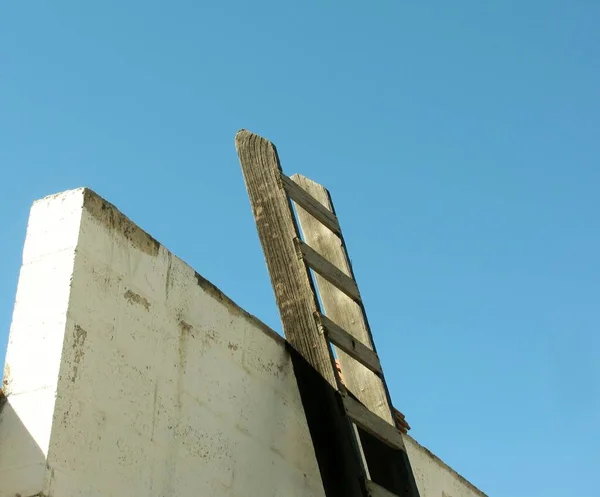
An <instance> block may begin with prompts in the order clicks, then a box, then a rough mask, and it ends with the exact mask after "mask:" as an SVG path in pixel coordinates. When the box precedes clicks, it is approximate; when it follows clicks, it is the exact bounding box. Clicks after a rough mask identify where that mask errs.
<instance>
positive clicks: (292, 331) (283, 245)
mask: <svg viewBox="0 0 600 497" xmlns="http://www.w3.org/2000/svg"><path fill="white" fill-rule="evenodd" d="M235 146H236V150H237V153H238V157H239V159H240V164H241V166H242V171H243V174H244V179H245V182H246V189H247V191H248V196H249V197H250V204H251V206H252V212H253V213H254V219H255V221H256V226H257V229H258V235H259V238H260V242H261V244H262V248H263V252H264V254H265V259H266V263H267V267H268V270H269V275H270V277H271V283H272V285H273V289H274V291H275V299H276V301H277V306H278V307H279V313H280V316H281V321H282V324H283V331H284V333H285V336H286V338H287V340H288V342H289V343H290V344H291V345H292V346H293V347H294V348H295V349H296V350H298V352H299V353H300V354H301V355H302V356H303V357H304V358H305V359H306V360H307V361H308V363H310V365H311V366H312V367H314V368H315V369H316V370H317V371H318V372H319V373H320V374H321V375H322V376H323V377H324V378H325V380H327V382H328V383H329V384H330V385H332V386H333V387H336V380H335V375H334V370H333V364H332V361H331V356H330V351H329V346H328V344H327V341H326V340H325V337H324V336H323V335H322V334H320V333H319V330H318V327H317V323H316V321H315V318H314V313H315V311H318V310H319V306H318V303H317V300H316V296H315V291H314V288H313V284H312V280H311V278H310V274H309V271H308V269H307V267H306V266H305V264H304V262H303V261H302V260H300V259H299V258H298V255H297V253H296V248H295V245H294V240H295V239H296V238H298V236H299V234H298V227H297V224H296V220H295V218H294V216H293V211H292V207H291V204H290V201H289V199H288V197H287V194H286V192H285V190H284V188H283V186H282V184H281V180H280V178H281V166H280V163H279V157H278V155H277V151H276V149H275V146H274V145H273V144H272V143H271V142H269V141H268V140H266V139H264V138H262V137H260V136H258V135H256V134H254V133H251V132H249V131H246V130H241V131H239V132H238V133H237V134H236V137H235Z"/></svg>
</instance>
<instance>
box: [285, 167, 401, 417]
mask: <svg viewBox="0 0 600 497" xmlns="http://www.w3.org/2000/svg"><path fill="white" fill-rule="evenodd" d="M291 179H292V180H293V181H294V182H295V183H296V184H297V185H298V186H299V187H301V188H302V189H304V190H305V191H306V192H307V193H308V194H310V195H311V196H312V197H313V198H315V199H316V200H318V201H319V202H320V203H321V205H323V206H324V207H326V208H327V209H328V210H330V211H331V212H333V213H334V214H335V209H334V208H333V203H332V202H331V198H330V196H329V192H328V191H327V190H326V189H325V188H324V187H323V186H322V185H320V184H318V183H316V182H314V181H312V180H310V179H308V178H306V177H304V176H301V175H298V174H297V175H294V176H292V177H291ZM297 213H298V220H299V222H300V226H301V228H302V233H303V235H304V240H306V242H307V243H309V244H310V245H311V246H312V247H313V249H314V250H317V251H318V252H319V253H320V254H321V255H322V256H323V257H324V258H325V259H327V260H328V261H329V262H330V263H332V264H334V265H335V266H336V267H338V268H339V269H341V270H342V271H343V272H344V273H345V274H346V275H347V276H348V277H352V278H353V273H352V266H351V264H350V260H349V258H348V255H347V252H346V247H345V244H344V240H343V237H338V236H336V235H334V234H333V233H331V231H329V230H328V229H326V228H324V227H323V226H322V225H321V224H320V223H319V222H317V221H316V220H315V219H314V218H313V217H312V216H311V215H309V214H308V213H307V212H306V211H305V210H303V209H302V208H298V209H297ZM315 279H316V283H317V287H318V289H319V293H320V295H321V302H322V304H323V309H324V311H325V312H324V314H325V315H327V317H329V318H330V319H331V320H332V321H334V322H335V323H336V324H337V325H339V326H340V327H341V328H342V329H344V330H345V331H347V332H348V333H349V334H350V335H352V336H353V337H354V338H356V339H357V340H358V341H359V342H361V343H362V344H364V345H365V346H366V347H368V348H370V349H373V350H374V351H375V352H376V349H375V347H374V346H373V338H372V336H371V330H370V329H369V324H368V321H367V318H366V314H365V313H364V311H363V308H362V305H361V304H358V303H357V302H356V301H354V300H353V299H351V298H349V297H348V296H347V295H346V294H344V293H343V292H341V291H340V290H338V288H336V286H335V285H332V284H331V283H330V282H329V281H327V280H326V279H325V278H322V277H320V276H319V275H317V277H316V278H315ZM353 279H354V278H353ZM337 355H338V359H339V361H340V364H341V368H342V371H343V373H344V381H345V383H346V386H347V387H348V389H349V390H350V391H351V392H353V393H354V394H355V395H356V396H357V397H358V399H359V400H360V401H361V402H362V403H363V404H364V405H366V406H367V407H368V408H369V409H370V410H371V411H373V412H374V413H375V414H377V415H379V416H380V417H382V418H383V419H385V420H386V421H388V422H389V423H390V424H395V423H394V421H395V420H394V417H393V414H392V411H391V402H390V401H389V396H388V392H387V388H386V386H385V384H384V383H383V382H382V380H381V379H380V378H379V377H378V376H377V375H376V374H375V373H373V372H372V371H370V370H369V369H367V368H365V367H364V366H362V365H361V364H359V363H357V362H356V361H355V360H354V359H353V358H352V357H351V356H350V355H348V354H346V353H345V352H344V351H343V350H337Z"/></svg>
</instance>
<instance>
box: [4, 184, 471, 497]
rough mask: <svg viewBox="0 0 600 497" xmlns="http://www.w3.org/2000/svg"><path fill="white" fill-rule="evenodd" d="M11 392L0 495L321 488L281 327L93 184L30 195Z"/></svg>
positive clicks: (427, 486)
mask: <svg viewBox="0 0 600 497" xmlns="http://www.w3.org/2000/svg"><path fill="white" fill-rule="evenodd" d="M5 390H6V391H7V393H8V402H7V403H6V404H5V406H4V407H3V408H2V411H1V412H0V497H14V496H16V495H18V494H20V495H22V496H23V497H26V496H31V495H34V494H37V493H39V492H42V493H43V494H44V495H47V496H50V495H51V496H55V497H84V496H85V497H100V496H101V497H110V496H125V495H127V496H132V497H138V496H139V497H142V496H144V497H145V496H149V497H171V496H177V497H187V496H194V497H197V496H204V495H206V496H209V495H210V496H218V497H220V496H223V497H225V496H232V497H234V496H235V497H245V496H248V497H250V496H252V497H254V496H260V497H269V496H273V497H275V496H290V497H293V496H303V497H307V496H318V497H320V496H323V489H322V485H321V481H320V475H319V471H318V468H317V464H316V459H315V455H314V451H313V448H312V444H311V441H310V435H309V432H308V428H307V426H306V420H305V417H304V412H303V409H302V404H301V402H300V398H299V394H298V390H297V386H296V381H295V378H294V375H293V370H292V367H291V362H290V359H289V357H288V355H287V354H286V352H285V349H284V344H283V340H282V339H281V338H280V337H279V336H278V335H276V334H275V333H274V332H273V331H271V330H269V329H268V328H267V327H266V326H265V325H263V324H262V323H260V322H259V321H257V320H256V319H255V318H253V317H251V316H250V315H248V314H247V313H246V312H245V311H243V310H242V309H240V308H239V307H237V306H236V305H235V304H234V303H233V302H231V301H230V300H229V299H228V298H227V297H226V296H224V295H223V294H222V293H221V292H219V290H217V289H216V288H215V287H214V286H212V285H211V284H210V283H208V282H207V281H206V280H204V279H203V278H202V277H201V276H199V275H198V274H197V273H195V272H194V270H193V269H192V268H190V267H189V266H187V265H186V264H185V263H183V262H182V261H181V260H180V259H178V258H177V257H175V256H174V255H172V254H171V253H170V252H168V251H167V250H166V249H165V248H164V247H162V246H161V245H159V244H158V243H157V242H156V241H155V240H154V239H152V238H151V237H150V236H149V235H147V234H146V233H144V232H143V231H142V230H140V229H139V228H138V227H137V226H135V225H134V224H133V223H132V222H131V221H129V220H128V219H127V218H125V217H124V216H123V215H122V214H120V213H119V212H118V211H117V210H116V209H115V208H114V207H113V206H111V205H110V204H108V203H107V202H106V201H104V200H102V199H101V198H100V197H98V196H97V195H96V194H94V193H93V192H91V191H90V190H75V191H70V192H66V193H63V194H60V195H57V196H53V197H49V198H47V199H43V200H41V201H39V202H37V203H36V204H34V207H33V208H32V213H31V218H30V223H29V227H28V233H27V240H26V245H25V250H24V259H23V268H22V270H21V276H20V280H19V289H18V292H17V301H16V304H15V311H14V318H13V324H12V327H11V334H10V341H9V349H8V354H7V359H6V371H5ZM407 447H408V449H409V455H410V457H411V460H412V461H413V465H415V466H416V468H415V470H416V474H417V480H418V484H419V487H420V489H421V490H422V493H421V495H422V497H430V496H431V497H433V496H435V497H459V496H465V497H471V496H474V495H481V494H477V493H473V491H472V489H471V487H469V486H468V485H467V484H465V483H464V482H463V483H461V480H460V477H458V480H457V479H456V478H454V477H453V476H452V474H450V473H453V472H452V471H451V470H449V468H447V467H445V466H444V465H443V464H441V463H436V462H435V459H432V458H430V457H427V454H426V453H425V452H423V451H424V449H423V450H421V449H422V448H420V446H418V444H416V443H412V442H411V439H410V438H409V439H407ZM454 475H455V474H454ZM456 476H457V475H456ZM453 478H454V479H453ZM455 480H456V481H455ZM457 481H458V483H457ZM444 492H445V493H444Z"/></svg>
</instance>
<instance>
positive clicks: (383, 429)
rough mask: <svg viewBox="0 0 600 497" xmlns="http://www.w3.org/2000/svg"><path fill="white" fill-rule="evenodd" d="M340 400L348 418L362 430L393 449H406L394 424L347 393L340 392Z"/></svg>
mask: <svg viewBox="0 0 600 497" xmlns="http://www.w3.org/2000/svg"><path fill="white" fill-rule="evenodd" d="M342 400H343V402H344V409H345V410H346V413H347V414H348V416H349V417H350V419H352V421H354V422H355V423H356V424H357V425H358V426H360V427H361V428H362V429H363V430H365V431H367V432H369V433H370V434H371V435H373V436H374V437H377V438H378V439H379V440H381V441H382V442H383V443H385V444H387V445H389V446H390V447H392V448H394V449H398V450H406V449H405V448H404V440H403V439H402V435H401V434H400V432H399V431H398V430H397V429H396V427H395V426H392V425H391V424H389V423H387V422H386V421H384V420H383V419H381V418H380V417H379V416H377V414H374V413H372V412H371V411H369V409H367V408H366V407H365V406H363V405H362V404H361V403H360V402H358V401H356V400H354V399H353V398H352V397H350V396H349V395H347V394H342Z"/></svg>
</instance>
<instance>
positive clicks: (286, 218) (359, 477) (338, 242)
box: [235, 130, 419, 497]
mask: <svg viewBox="0 0 600 497" xmlns="http://www.w3.org/2000/svg"><path fill="white" fill-rule="evenodd" d="M235 142H236V149H237V152H238V156H239V159H240V163H241V166H242V171H243V174H244V179H245V182H246V188H247V190H248V195H249V197H250V203H251V206H252V210H253V213H254V218H255V221H256V225H257V228H258V234H259V238H260V241H261V244H262V248H263V251H264V254H265V259H266V263H267V267H268V269H269V274H270V277H271V282H272V284H273V288H274V291H275V297H276V300H277V305H278V307H279V311H280V315H281V320H282V323H283V330H284V333H285V335H286V338H287V341H288V342H289V344H290V345H291V347H292V348H293V351H294V355H293V357H295V356H297V359H296V361H295V363H294V369H295V371H296V377H297V380H298V382H299V386H300V393H301V396H302V401H303V405H304V408H305V413H306V415H307V419H308V421H309V428H310V430H311V436H312V438H313V443H314V445H315V453H316V456H317V460H318V463H319V468H320V471H321V476H322V479H323V484H324V488H325V492H326V495H327V497H330V496H334V495H344V496H345V497H352V496H356V497H359V496H361V497H364V496H372V497H393V496H399V497H418V495H419V494H418V490H417V486H416V483H415V479H414V475H413V472H412V469H411V466H410V462H409V459H408V456H407V454H406V449H405V446H404V439H403V436H402V434H401V433H400V431H399V427H398V425H397V419H396V417H395V416H394V414H393V407H392V403H391V400H390V395H389V391H388V388H387V385H386V382H385V378H384V374H383V369H382V367H381V362H380V360H379V356H378V355H377V351H376V348H375V346H374V343H373V337H372V334H371V331H370V328H369V324H368V321H367V316H366V313H365V309H364V306H363V302H362V299H361V296H360V292H359V289H358V286H357V284H356V281H355V278H354V274H353V272H352V266H351V264H350V259H349V257H348V254H347V251H346V246H345V243H344V238H343V235H342V230H341V228H340V224H339V221H338V218H337V216H336V214H335V210H334V208H333V204H332V202H331V198H330V195H329V192H328V191H327V190H326V189H325V188H324V187H322V186H321V185H319V184H317V183H315V182H313V181H311V180H309V179H308V178H305V177H303V176H299V175H294V176H292V177H291V178H290V177H288V176H286V175H284V174H283V172H282V170H281V166H280V163H279V157H278V155H277V151H276V149H275V146H274V145H273V144H272V143H271V142H269V141H268V140H266V139H264V138H262V137H260V136H258V135H255V134H253V133H251V132H248V131H246V130H241V131H240V132H238V133H237V135H236V140H235ZM292 201H293V203H294V206H295V213H296V215H295V213H294V209H293V206H292ZM298 223H299V225H300V228H301V230H302V237H301V236H300V230H299V226H298ZM311 272H312V273H311ZM313 275H314V281H315V282H316V287H317V288H318V290H319V293H317V290H316V289H315V284H314V282H313V278H312V276H313ZM336 356H337V357H338V359H339V362H340V364H341V368H342V370H343V373H344V381H343V382H342V380H341V378H340V374H339V372H338V369H337V368H336V365H335V358H336ZM313 377H315V378H318V379H317V380H315V379H314V378H313ZM310 378H313V379H310ZM319 392H320V393H319ZM329 437H330V438H329ZM332 445H337V446H338V447H332ZM338 448H339V450H337V449H338Z"/></svg>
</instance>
